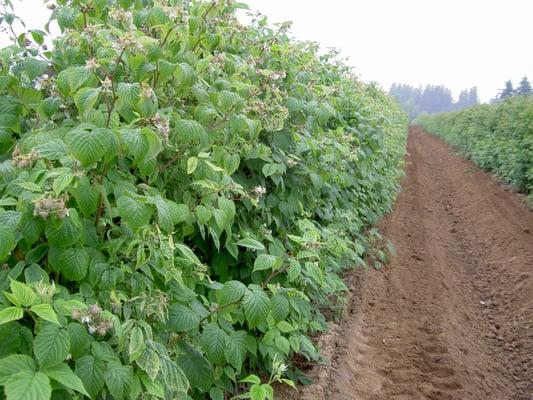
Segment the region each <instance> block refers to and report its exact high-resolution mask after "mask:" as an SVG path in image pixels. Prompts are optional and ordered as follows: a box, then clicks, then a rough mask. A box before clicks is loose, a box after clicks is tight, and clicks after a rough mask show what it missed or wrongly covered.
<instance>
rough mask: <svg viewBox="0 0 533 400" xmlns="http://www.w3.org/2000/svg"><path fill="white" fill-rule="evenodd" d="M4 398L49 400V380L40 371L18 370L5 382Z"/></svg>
mask: <svg viewBox="0 0 533 400" xmlns="http://www.w3.org/2000/svg"><path fill="white" fill-rule="evenodd" d="M4 390H5V394H6V400H50V397H51V396H52V388H51V386H50V380H49V379H48V377H47V376H46V375H45V374H43V373H42V372H33V371H20V372H17V373H16V374H15V375H13V376H12V377H11V378H9V379H8V381H7V382H6V383H5V387H4Z"/></svg>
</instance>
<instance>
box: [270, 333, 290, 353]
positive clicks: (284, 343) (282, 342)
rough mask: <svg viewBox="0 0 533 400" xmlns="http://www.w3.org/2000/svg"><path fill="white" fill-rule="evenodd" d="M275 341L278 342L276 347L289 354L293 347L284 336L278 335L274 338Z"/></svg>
mask: <svg viewBox="0 0 533 400" xmlns="http://www.w3.org/2000/svg"><path fill="white" fill-rule="evenodd" d="M274 343H276V347H277V348H278V349H280V350H281V351H282V352H283V354H285V355H288V354H289V351H290V349H291V344H290V343H289V341H288V340H287V339H286V338H285V337H283V336H278V337H276V339H274Z"/></svg>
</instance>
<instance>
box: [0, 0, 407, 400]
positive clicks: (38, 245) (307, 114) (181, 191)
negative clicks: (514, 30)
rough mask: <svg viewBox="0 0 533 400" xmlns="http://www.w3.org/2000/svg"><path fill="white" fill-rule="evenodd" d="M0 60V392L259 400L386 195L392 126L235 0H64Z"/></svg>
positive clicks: (302, 346) (304, 340)
mask: <svg viewBox="0 0 533 400" xmlns="http://www.w3.org/2000/svg"><path fill="white" fill-rule="evenodd" d="M3 6H4V13H3V15H2V17H1V18H2V27H3V28H4V34H6V35H7V34H9V35H11V36H12V39H13V44H12V45H10V46H8V47H6V48H4V49H2V50H1V51H0V63H1V64H0V172H1V178H0V262H1V264H0V265H1V270H0V289H1V294H0V343H1V345H0V387H1V388H2V389H0V398H6V399H7V400H48V399H82V398H92V399H116V400H123V399H131V400H134V399H208V398H210V399H214V400H220V399H228V398H231V397H232V396H236V397H235V398H252V399H272V398H273V389H272V385H271V384H272V383H273V382H274V381H281V382H284V383H286V384H290V385H292V384H294V381H295V380H297V379H298V378H299V377H300V376H301V373H300V371H299V367H301V366H302V365H303V364H305V363H309V362H311V363H312V362H316V361H317V360H319V352H318V350H317V348H316V347H315V345H314V344H313V340H312V338H313V336H314V335H316V334H317V333H318V332H320V331H324V330H325V329H326V328H327V323H326V317H325V316H326V315H332V314H334V310H336V309H338V307H339V304H342V298H343V296H344V292H345V290H346V287H345V285H344V284H343V282H342V280H341V278H340V274H341V273H342V271H343V270H345V269H346V268H347V267H350V266H357V265H363V260H362V257H363V253H364V251H365V246H366V245H367V237H368V235H367V234H366V233H365V229H366V227H368V226H369V225H370V224H372V223H374V222H376V221H377V220H378V218H379V217H380V216H381V215H382V214H383V213H384V212H385V211H387V210H389V209H390V207H391V205H392V203H393V201H394V197H395V194H396V191H397V189H398V177H399V175H400V170H401V168H400V166H401V159H402V155H403V153H404V141H405V130H406V129H405V128H406V122H407V121H406V117H405V115H404V113H403V112H401V111H400V110H399V109H398V107H397V106H396V105H395V103H394V102H393V101H391V100H390V99H389V98H388V97H387V96H386V95H384V94H383V93H382V92H381V90H379V89H378V88H376V87H375V86H373V85H366V84H363V83H361V82H359V81H358V80H357V79H355V78H354V77H353V76H352V74H351V72H350V69H349V68H348V67H346V66H345V65H344V64H343V63H342V62H340V61H338V60H337V55H336V54H335V53H334V52H331V53H327V54H321V53H320V52H319V51H318V48H317V47H316V45H314V44H311V43H302V42H297V41H294V40H292V39H291V38H290V36H289V35H288V33H287V28H288V26H287V25H286V24H282V25H280V26H278V27H276V28H272V27H269V26H268V25H267V23H266V20H265V19H264V18H263V17H256V18H254V19H253V21H252V22H251V23H250V25H246V26H245V25H242V24H241V23H239V22H238V20H237V19H236V10H237V9H239V8H245V5H243V4H240V3H235V2H233V1H229V0H226V1H213V2H203V1H197V2H186V1H178V0H161V1H151V0H136V1H133V0H117V1H108V0H58V1H57V4H56V5H52V6H50V7H51V8H52V9H53V16H52V19H53V20H55V21H56V22H57V24H58V25H59V27H60V28H61V34H60V35H59V37H57V38H55V39H54V41H53V46H50V45H48V47H47V43H48V39H47V38H46V31H40V30H32V31H30V32H17V31H16V27H17V26H19V25H17V23H16V21H17V17H16V16H15V13H14V11H13V10H12V8H11V7H10V6H11V4H10V1H8V0H3Z"/></svg>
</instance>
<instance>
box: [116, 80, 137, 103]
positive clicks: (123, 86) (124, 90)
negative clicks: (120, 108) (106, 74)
mask: <svg viewBox="0 0 533 400" xmlns="http://www.w3.org/2000/svg"><path fill="white" fill-rule="evenodd" d="M117 94H118V99H119V100H120V101H121V102H122V103H123V104H126V105H129V106H135V105H136V104H137V102H138V101H139V96H140V94H141V87H140V85H139V84H138V83H137V82H135V83H126V82H120V83H119V84H118V86H117Z"/></svg>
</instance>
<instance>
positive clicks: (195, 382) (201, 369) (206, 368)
mask: <svg viewBox="0 0 533 400" xmlns="http://www.w3.org/2000/svg"><path fill="white" fill-rule="evenodd" d="M179 346H180V349H181V351H182V353H181V354H180V355H179V357H178V359H177V360H176V363H177V365H179V366H180V368H181V369H182V370H183V372H184V373H185V375H186V376H187V379H188V380H189V382H190V384H191V386H192V387H194V388H197V389H200V390H202V391H206V390H209V388H210V387H211V385H212V383H213V381H214V380H215V375H214V371H213V367H212V366H211V363H210V362H209V361H208V360H207V359H206V358H205V357H204V356H203V355H202V353H200V352H199V351H198V350H196V349H195V348H194V347H192V346H191V345H189V344H188V343H185V342H181V343H180V344H179Z"/></svg>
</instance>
